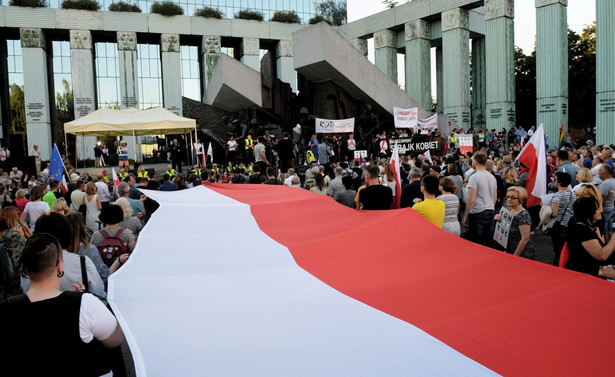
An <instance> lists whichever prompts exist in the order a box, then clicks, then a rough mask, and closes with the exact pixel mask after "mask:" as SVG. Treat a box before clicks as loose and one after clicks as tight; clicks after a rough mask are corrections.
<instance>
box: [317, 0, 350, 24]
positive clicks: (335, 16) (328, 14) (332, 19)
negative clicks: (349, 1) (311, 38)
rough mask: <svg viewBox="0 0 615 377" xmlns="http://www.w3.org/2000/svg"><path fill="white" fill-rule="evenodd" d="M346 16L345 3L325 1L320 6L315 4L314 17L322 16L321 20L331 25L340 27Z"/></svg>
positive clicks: (332, 0) (331, 0)
mask: <svg viewBox="0 0 615 377" xmlns="http://www.w3.org/2000/svg"><path fill="white" fill-rule="evenodd" d="M346 14H347V8H346V2H345V1H335V0H327V1H324V2H322V3H320V4H318V3H317V4H316V15H317V16H322V18H324V19H325V20H327V21H329V24H331V25H335V26H340V25H343V24H345V23H346ZM310 21H311V20H310ZM310 23H311V22H310Z"/></svg>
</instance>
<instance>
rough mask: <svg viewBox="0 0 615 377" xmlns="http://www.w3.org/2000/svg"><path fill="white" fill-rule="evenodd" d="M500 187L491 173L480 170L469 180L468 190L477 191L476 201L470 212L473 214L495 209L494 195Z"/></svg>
mask: <svg viewBox="0 0 615 377" xmlns="http://www.w3.org/2000/svg"><path fill="white" fill-rule="evenodd" d="M497 187H498V184H497V181H496V180H495V177H494V176H493V175H491V173H489V172H487V171H484V170H479V171H477V172H476V173H474V174H472V175H471V176H470V179H468V189H471V188H475V189H476V200H475V201H474V205H473V206H472V209H471V210H470V213H471V214H475V213H480V212H482V211H485V210H488V209H494V206H495V198H494V197H493V193H494V192H495V191H496V189H497Z"/></svg>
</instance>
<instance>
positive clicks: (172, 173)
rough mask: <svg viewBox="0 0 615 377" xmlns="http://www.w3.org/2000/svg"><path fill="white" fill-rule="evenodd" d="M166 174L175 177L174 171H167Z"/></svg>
mask: <svg viewBox="0 0 615 377" xmlns="http://www.w3.org/2000/svg"><path fill="white" fill-rule="evenodd" d="M167 174H168V175H176V174H175V169H171V171H168V170H167Z"/></svg>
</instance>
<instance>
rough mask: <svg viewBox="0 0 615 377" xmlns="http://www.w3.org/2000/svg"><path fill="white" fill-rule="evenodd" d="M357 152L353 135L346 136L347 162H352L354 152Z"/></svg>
mask: <svg viewBox="0 0 615 377" xmlns="http://www.w3.org/2000/svg"><path fill="white" fill-rule="evenodd" d="M355 150H357V142H356V140H355V139H354V135H353V134H350V136H348V161H352V160H354V151H355Z"/></svg>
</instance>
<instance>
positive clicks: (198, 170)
mask: <svg viewBox="0 0 615 377" xmlns="http://www.w3.org/2000/svg"><path fill="white" fill-rule="evenodd" d="M201 172H203V169H201V168H200V167H199V165H194V168H193V169H192V174H195V175H196V176H197V177H200V176H201Z"/></svg>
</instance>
